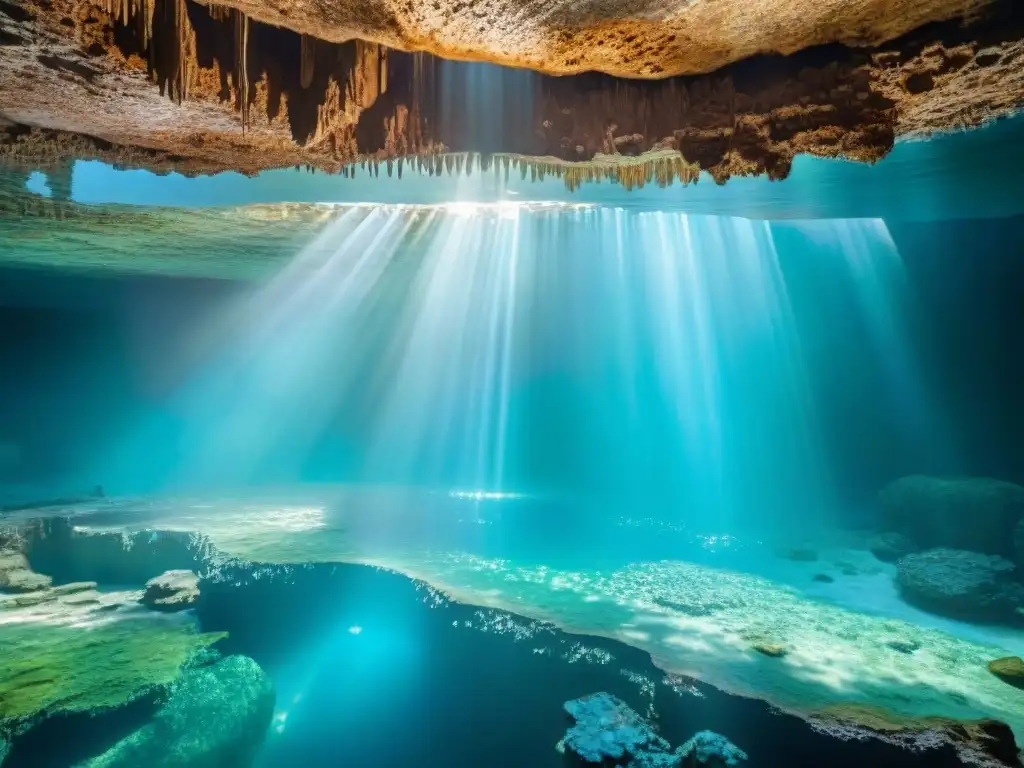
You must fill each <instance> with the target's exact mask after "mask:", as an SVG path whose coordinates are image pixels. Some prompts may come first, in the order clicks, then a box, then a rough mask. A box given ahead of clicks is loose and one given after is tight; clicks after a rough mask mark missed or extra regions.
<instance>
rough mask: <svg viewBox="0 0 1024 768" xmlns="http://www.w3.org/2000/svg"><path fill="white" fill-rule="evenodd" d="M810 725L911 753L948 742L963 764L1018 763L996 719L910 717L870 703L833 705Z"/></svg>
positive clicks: (1010, 732)
mask: <svg viewBox="0 0 1024 768" xmlns="http://www.w3.org/2000/svg"><path fill="white" fill-rule="evenodd" d="M811 722H812V725H813V726H814V728H815V729H816V730H819V731H823V732H825V733H828V734H830V735H833V736H838V737H839V738H842V739H851V738H853V739H863V738H865V736H868V735H871V736H874V737H875V738H878V739H880V740H882V741H885V742H888V743H890V744H895V745H899V746H902V747H905V748H908V749H910V750H912V751H918V750H920V749H921V748H922V747H925V748H928V749H933V748H935V747H937V746H940V745H943V744H948V745H949V746H951V747H952V748H953V749H954V750H956V753H957V756H958V757H959V758H960V760H961V761H962V762H963V763H964V764H966V765H979V766H995V765H1018V766H1019V765H1020V758H1019V750H1018V749H1017V742H1016V739H1015V738H1014V735H1013V729H1011V728H1010V726H1008V725H1007V724H1006V723H1004V722H1002V721H1000V720H992V719H983V720H954V719H952V718H948V717H913V716H907V715H901V714H898V713H896V712H892V711H890V710H887V709H885V708H884V707H876V706H872V705H870V704H837V705H833V706H829V707H826V708H825V709H822V710H819V711H818V712H816V713H815V714H814V715H813V716H812V720H811Z"/></svg>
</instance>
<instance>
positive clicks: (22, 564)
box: [0, 549, 50, 592]
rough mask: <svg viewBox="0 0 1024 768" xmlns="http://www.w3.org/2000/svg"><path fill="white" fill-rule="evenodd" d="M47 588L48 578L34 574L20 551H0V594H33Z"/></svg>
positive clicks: (48, 584)
mask: <svg viewBox="0 0 1024 768" xmlns="http://www.w3.org/2000/svg"><path fill="white" fill-rule="evenodd" d="M49 586H50V577H49V576H43V575H42V574H39V573H35V572H34V571H33V570H32V569H31V568H30V567H29V564H28V560H26V559H25V555H24V554H22V553H21V552H20V551H18V550H15V549H5V550H0V592H35V591H36V590H39V589H46V588H47V587H49Z"/></svg>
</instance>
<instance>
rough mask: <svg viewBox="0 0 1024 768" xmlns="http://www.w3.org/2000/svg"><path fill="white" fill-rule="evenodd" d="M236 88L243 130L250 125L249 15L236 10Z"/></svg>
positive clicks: (182, 0)
mask: <svg viewBox="0 0 1024 768" xmlns="http://www.w3.org/2000/svg"><path fill="white" fill-rule="evenodd" d="M179 2H185V0H179ZM234 16H235V61H236V62H237V64H236V71H235V90H236V96H235V98H236V100H237V103H238V110H239V112H240V113H241V116H242V132H243V133H244V132H245V131H246V129H247V128H248V127H249V17H248V16H246V15H245V14H244V13H242V12H241V11H235V14H234Z"/></svg>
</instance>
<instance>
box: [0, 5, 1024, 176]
mask: <svg viewBox="0 0 1024 768" xmlns="http://www.w3.org/2000/svg"><path fill="white" fill-rule="evenodd" d="M826 43H841V44H843V45H842V46H840V45H834V46H832V47H829V48H825V49H821V48H813V46H819V45H822V44H826ZM0 44H2V45H3V52H4V55H3V56H2V57H0V160H2V161H3V162H5V163H7V164H8V165H16V166H24V167H32V168H38V167H42V168H44V169H48V168H50V167H59V166H61V165H62V164H65V165H66V163H67V161H68V160H69V159H74V158H82V157H99V158H102V159H107V160H110V161H113V162H116V163H118V164H121V165H128V166H133V167H147V168H151V169H155V170H160V171H164V170H172V169H173V170H180V171H183V172H191V173H198V172H211V171H217V170H225V169H236V170H239V171H242V172H246V173H254V172H256V171H259V170H261V169H264V168H271V167H282V166H292V165H300V166H303V165H305V166H309V167H315V168H320V169H324V170H328V171H333V172H339V171H340V172H343V173H345V174H346V175H350V174H352V173H353V172H354V170H355V169H356V168H357V167H358V168H360V169H361V170H363V171H364V172H371V173H374V174H379V173H380V172H382V171H383V172H386V173H394V174H396V175H401V172H402V166H403V163H405V162H413V163H415V164H416V165H417V167H426V168H427V169H428V170H430V171H431V172H433V173H437V174H440V173H462V172H465V173H470V172H479V171H485V170H489V169H494V170H495V171H497V172H501V173H516V172H518V173H521V174H523V175H524V176H527V175H528V176H530V177H531V178H533V177H536V178H543V177H544V176H545V175H555V176H559V177H561V178H563V179H565V181H566V183H567V184H568V185H569V186H570V187H572V186H576V185H578V184H581V183H583V182H586V181H591V180H600V179H613V180H616V181H620V182H622V183H624V184H626V185H627V186H636V185H640V184H645V183H659V184H668V183H672V182H675V181H678V182H683V183H690V182H693V181H695V180H696V179H697V176H698V173H699V172H700V171H705V172H707V173H709V174H710V175H711V176H712V177H713V178H714V179H715V180H716V181H719V182H724V181H726V180H727V179H728V178H730V177H732V176H736V175H750V174H766V175H768V176H769V177H771V178H773V179H781V178H785V176H786V175H787V174H788V173H789V169H790V166H791V163H792V160H793V157H794V156H795V155H796V154H799V153H809V154H813V155H817V156H822V157H838V156H842V157H846V158H849V159H853V160H860V161H864V162H873V161H875V160H877V159H879V158H880V157H882V156H884V155H885V154H886V153H887V152H888V151H889V149H891V147H892V145H893V141H894V140H895V138H896V137H898V136H901V135H907V134H914V133H920V132H929V131H934V130H944V129H949V128H959V127H964V126H969V125H976V124H978V123H980V122H982V121H985V120H987V119H990V118H993V117H997V116H1000V115H1004V114H1007V113H1009V112H1010V111H1012V110H1013V109H1015V108H1017V107H1019V106H1020V105H1021V104H1022V102H1024V67H1021V66H1020V61H1021V59H1020V57H1021V55H1022V54H1024V9H1022V8H1021V6H1020V4H1019V3H1016V2H1014V1H1013V0H925V1H923V2H918V3H899V4H895V7H894V4H893V2H892V0H827V1H826V2H820V3H815V4H812V7H809V6H808V5H807V4H806V3H803V2H800V1H799V0H757V3H756V8H754V9H752V8H751V7H750V3H748V2H739V0H728V1H726V0H722V1H721V2H715V3H713V4H712V3H687V2H682V0H670V1H669V2H667V3H663V4H660V5H646V6H645V5H643V4H641V6H640V7H637V6H636V5H635V4H632V5H627V4H622V5H621V7H620V6H619V5H618V4H616V3H602V4H600V5H596V6H593V7H587V8H584V9H582V10H581V9H579V8H577V7H576V6H575V5H572V4H569V3H566V2H564V1H562V2H558V3H556V4H554V5H553V6H552V5H551V4H550V3H546V2H544V3H542V2H540V0H533V2H531V3H527V4H526V5H525V6H519V5H517V6H516V7H515V9H514V10H512V9H511V7H510V6H508V5H507V4H503V3H501V2H499V1H498V0H474V2H470V3H460V4H457V5H452V6H449V5H447V4H444V3H436V2H434V1H433V0H430V1H429V2H428V0H411V1H410V2H409V3H405V4H403V5H402V6H398V5H396V4H392V3H390V2H388V1H387V0H375V2H369V3H349V2H337V3H317V4H307V3H303V2H300V3H283V2H279V1H278V0H260V2H255V0H233V2H230V3H228V4H224V5H202V4H199V3H197V2H194V0H137V1H136V0H117V2H115V1H114V0H98V1H97V2H91V1H90V0H85V1H84V2H83V0H52V2H46V3H43V2H42V1H41V0H4V2H3V3H2V4H0ZM844 46H845V47H844ZM777 53H785V54H790V55H788V56H787V57H785V58H783V57H780V56H777V55H775V54H777ZM439 57H450V58H457V59H463V60H465V59H471V60H478V61H492V62H499V63H502V64H512V65H516V66H526V67H530V68H533V69H535V70H537V71H538V72H543V73H548V74H530V73H527V72H522V71H519V70H494V71H493V72H488V73H485V74H484V75H481V73H480V72H478V71H477V70H475V69H472V67H474V66H479V65H471V64H467V63H462V62H461V61H446V60H443V59H442V58H439ZM751 57H753V58H751ZM602 73H607V74H602ZM567 74H571V75H572V76H560V77H559V76H553V75H567ZM612 75H615V76H617V77H613V76H612ZM478 76H484V77H487V78H490V79H489V80H487V82H486V85H485V86H480V87H477V88H475V89H474V88H473V87H471V83H473V82H477V81H476V80H474V78H476V77H478ZM622 78H634V79H631V80H624V79H622ZM655 78H660V79H655ZM495 93H496V94H498V96H499V98H494V94H495Z"/></svg>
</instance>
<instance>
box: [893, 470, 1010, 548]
mask: <svg viewBox="0 0 1024 768" xmlns="http://www.w3.org/2000/svg"><path fill="white" fill-rule="evenodd" d="M878 500H879V504H880V505H881V509H882V516H883V518H884V520H885V523H886V525H887V526H888V527H890V528H891V529H892V530H894V531H898V532H900V533H903V534H906V535H907V536H909V537H910V538H911V539H912V540H913V541H914V542H915V543H916V544H918V545H919V546H921V547H924V548H930V547H953V548H956V549H967V550H971V551H974V552H985V553H988V554H993V555H1003V556H1005V557H1012V556H1013V555H1014V552H1013V532H1014V527H1015V526H1017V524H1018V521H1020V520H1021V519H1022V518H1024V488H1022V487H1021V486H1019V485H1014V484H1013V483H1007V482H1004V481H1002V480H993V479H991V478H983V477H967V478H939V477H927V476H924V475H914V476H911V477H904V478H901V479H899V480H896V481H895V482H893V483H890V484H889V485H887V486H886V487H885V488H883V489H882V491H881V492H880V493H879V496H878Z"/></svg>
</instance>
